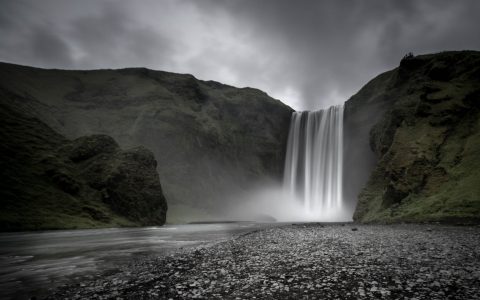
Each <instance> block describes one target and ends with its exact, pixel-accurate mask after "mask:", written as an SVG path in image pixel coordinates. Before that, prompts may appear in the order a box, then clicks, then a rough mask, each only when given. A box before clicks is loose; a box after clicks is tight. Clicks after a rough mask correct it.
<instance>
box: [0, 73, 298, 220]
mask: <svg viewBox="0 0 480 300" xmlns="http://www.w3.org/2000/svg"><path fill="white" fill-rule="evenodd" d="M0 88H1V89H3V90H5V91H8V92H9V93H10V94H12V95H14V97H10V99H9V100H10V101H13V102H14V103H15V105H16V106H17V107H18V109H20V110H24V111H29V112H31V113H33V114H34V115H35V116H36V117H37V118H38V119H39V120H42V122H45V123H46V124H47V125H48V126H50V127H51V128H53V129H54V130H55V131H57V132H59V133H61V134H62V135H64V136H66V137H67V138H69V139H75V138H78V137H80V136H84V135H90V134H107V135H109V136H111V137H113V138H114V139H115V140H116V141H117V142H118V143H119V144H120V145H121V146H122V147H132V146H135V145H143V146H145V147H147V148H148V149H151V150H152V151H153V153H154V155H155V159H156V160H157V162H158V167H157V171H158V173H159V175H160V180H161V182H162V187H163V191H164V194H165V197H166V198H167V201H168V203H169V207H170V208H171V209H169V221H172V222H175V221H195V220H198V218H199V216H205V219H209V216H208V215H211V214H214V213H219V214H220V217H221V216H222V212H221V211H222V208H226V207H228V206H229V205H230V204H232V202H236V201H238V199H239V198H241V197H240V195H241V194H242V193H244V192H248V191H251V189H253V188H255V187H257V185H259V184H267V183H278V182H279V181H280V179H281V177H282V170H283V164H284V152H285V148H286V142H287V138H288V137H287V135H288V128H289V121H290V117H291V112H292V109H291V108H289V107H288V106H286V105H284V104H283V103H281V102H280V101H278V100H274V99H272V98H270V97H269V96H268V95H267V94H265V93H264V92H262V91H259V90H256V89H252V88H235V87H231V86H228V85H224V84H221V83H218V82H213V81H202V80H198V79H196V78H195V77H193V76H191V75H184V74H174V73H168V72H161V71H152V70H148V69H143V68H136V69H122V70H95V71H65V70H44V69H37V68H30V67H23V66H18V65H12V64H0ZM236 204H238V203H236ZM179 214H183V215H179ZM185 214H191V215H190V216H189V215H185Z"/></svg>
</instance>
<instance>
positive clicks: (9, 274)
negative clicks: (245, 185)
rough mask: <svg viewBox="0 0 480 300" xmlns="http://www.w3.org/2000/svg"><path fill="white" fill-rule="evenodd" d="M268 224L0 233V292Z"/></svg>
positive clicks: (40, 285) (20, 292) (41, 287)
mask: <svg viewBox="0 0 480 300" xmlns="http://www.w3.org/2000/svg"><path fill="white" fill-rule="evenodd" d="M265 226H269V225H268V224H258V223H231V224H195V225H175V226H172V225H170V226H169V225H167V226H162V227H144V228H112V229H89V230H58V231H44V232H21V233H2V234H0V298H1V299H8V298H13V297H15V298H27V299H28V297H27V296H31V295H34V294H36V295H37V296H38V295H39V294H42V293H45V292H46V288H47V287H48V288H53V287H55V286H59V285H62V284H65V283H67V282H68V283H71V282H72V281H75V280H79V279H81V278H85V277H91V276H94V275H96V274H99V273H102V272H105V271H108V272H114V271H115V270H116V269H117V268H118V266H120V265H122V264H125V263H128V262H129V261H131V260H132V259H133V258H134V257H142V256H150V255H164V254H165V253H168V252H171V251H175V250H178V249H180V248H182V247H191V246H198V245H201V244H204V243H210V242H217V241H221V240H224V239H228V238H230V237H232V236H233V235H236V234H241V233H244V232H249V231H252V230H255V229H258V228H260V227H265Z"/></svg>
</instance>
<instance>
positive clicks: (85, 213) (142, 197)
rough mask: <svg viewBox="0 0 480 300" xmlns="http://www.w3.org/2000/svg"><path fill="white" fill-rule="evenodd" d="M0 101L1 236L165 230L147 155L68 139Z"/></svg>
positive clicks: (104, 141)
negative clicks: (128, 228)
mask: <svg viewBox="0 0 480 300" xmlns="http://www.w3.org/2000/svg"><path fill="white" fill-rule="evenodd" d="M0 95H1V97H2V101H1V102H0V126H1V128H2V131H1V133H0V155H1V157H2V160H1V165H0V206H1V210H0V230H1V231H10V230H40V229H58V228H64V229H67V228H92V227H109V226H138V225H163V224H164V223H165V215H166V209H167V205H166V202H165V198H164V196H163V194H162V188H161V186H160V182H159V178H158V173H157V172H156V169H155V168H156V161H155V159H154V157H153V154H152V153H151V152H150V151H149V150H147V149H145V148H144V147H135V148H132V149H129V150H121V149H120V148H119V146H118V145H117V143H116V142H115V141H114V140H113V139H112V138H111V137H109V136H106V135H92V136H86V137H80V138H78V139H75V140H73V141H70V140H67V139H66V138H64V137H63V136H62V135H60V134H58V133H56V132H55V131H53V130H52V129H51V128H50V127H48V126H47V125H46V124H44V123H43V122H41V121H39V120H38V119H37V118H35V117H33V116H31V115H28V114H26V113H22V112H19V111H18V110H17V109H16V108H15V106H13V105H12V102H10V101H9V100H8V99H11V98H12V97H13V96H12V95H8V94H7V93H5V91H2V92H1V93H0Z"/></svg>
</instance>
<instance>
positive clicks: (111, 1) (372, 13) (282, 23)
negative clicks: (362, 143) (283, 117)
mask: <svg viewBox="0 0 480 300" xmlns="http://www.w3.org/2000/svg"><path fill="white" fill-rule="evenodd" d="M479 28H480V1H478V0H457V1H448V0H401V1H397V0H370V1H360V0H328V1H321V0H311V1H310V0H297V1H290V0H225V1H220V0H139V1H133V0H132V1H123V0H82V1H78V0H76V1H75V0H42V1H37V0H30V1H23V0H8V1H7V0H0V37H1V38H0V61H4V62H11V63H18V64H23V65H30V66H37V67H44V68H65V69H98V68H125V67H147V68H151V69H155V70H164V71H170V72H177V73H189V74H193V75H194V76H195V77H197V78H199V79H203V80H216V81H219V82H222V83H225V84H230V85H233V86H237V87H246V86H249V87H254V88H259V89H261V90H263V91H265V92H267V93H268V94H269V95H270V96H272V97H274V98H276V99H280V100H281V101H282V102H284V103H286V104H288V105H290V106H291V107H292V108H294V109H296V110H317V109H322V108H326V107H328V106H330V105H336V104H341V103H343V102H344V101H346V100H348V98H349V97H350V96H352V95H353V94H355V93H356V92H357V91H358V90H359V89H360V88H361V87H362V86H363V85H364V84H365V83H367V82H368V81H369V80H370V79H372V78H373V77H375V76H376V75H378V74H380V73H382V72H384V71H387V70H390V69H392V68H395V67H396V66H398V64H399V61H400V59H401V58H402V57H403V56H404V55H405V54H406V53H408V52H413V53H414V54H424V53H433V52H440V51H444V50H464V49H470V50H479V49H480V30H479Z"/></svg>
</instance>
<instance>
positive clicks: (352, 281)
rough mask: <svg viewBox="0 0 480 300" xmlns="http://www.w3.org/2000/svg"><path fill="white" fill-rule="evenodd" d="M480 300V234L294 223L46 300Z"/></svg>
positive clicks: (135, 266) (475, 230)
mask: <svg viewBox="0 0 480 300" xmlns="http://www.w3.org/2000/svg"><path fill="white" fill-rule="evenodd" d="M58 298H60V299H65V298H68V299H375V298H377V299H480V227H455V226H441V225H405V224H404V225H358V224H355V225H353V224H347V225H340V224H336V225H325V224H297V225H287V226H284V227H276V228H268V229H264V230H259V231H255V232H251V233H247V234H244V235H242V236H239V237H237V238H235V239H232V240H229V241H225V242H221V243H217V244H214V245H211V246H204V247H199V248H196V249H187V250H185V251H183V252H180V253H176V254H173V255H169V256H163V257H158V258H151V259H144V260H141V261H134V262H132V263H131V264H130V265H128V266H125V267H124V268H123V269H122V271H121V272H118V273H115V274H110V275H104V276H98V278H97V279H94V280H91V281H88V282H81V283H79V284H76V285H70V286H65V287H62V288H60V289H59V290H57V291H55V292H54V293H53V294H52V295H51V296H50V297H48V299H58Z"/></svg>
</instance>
